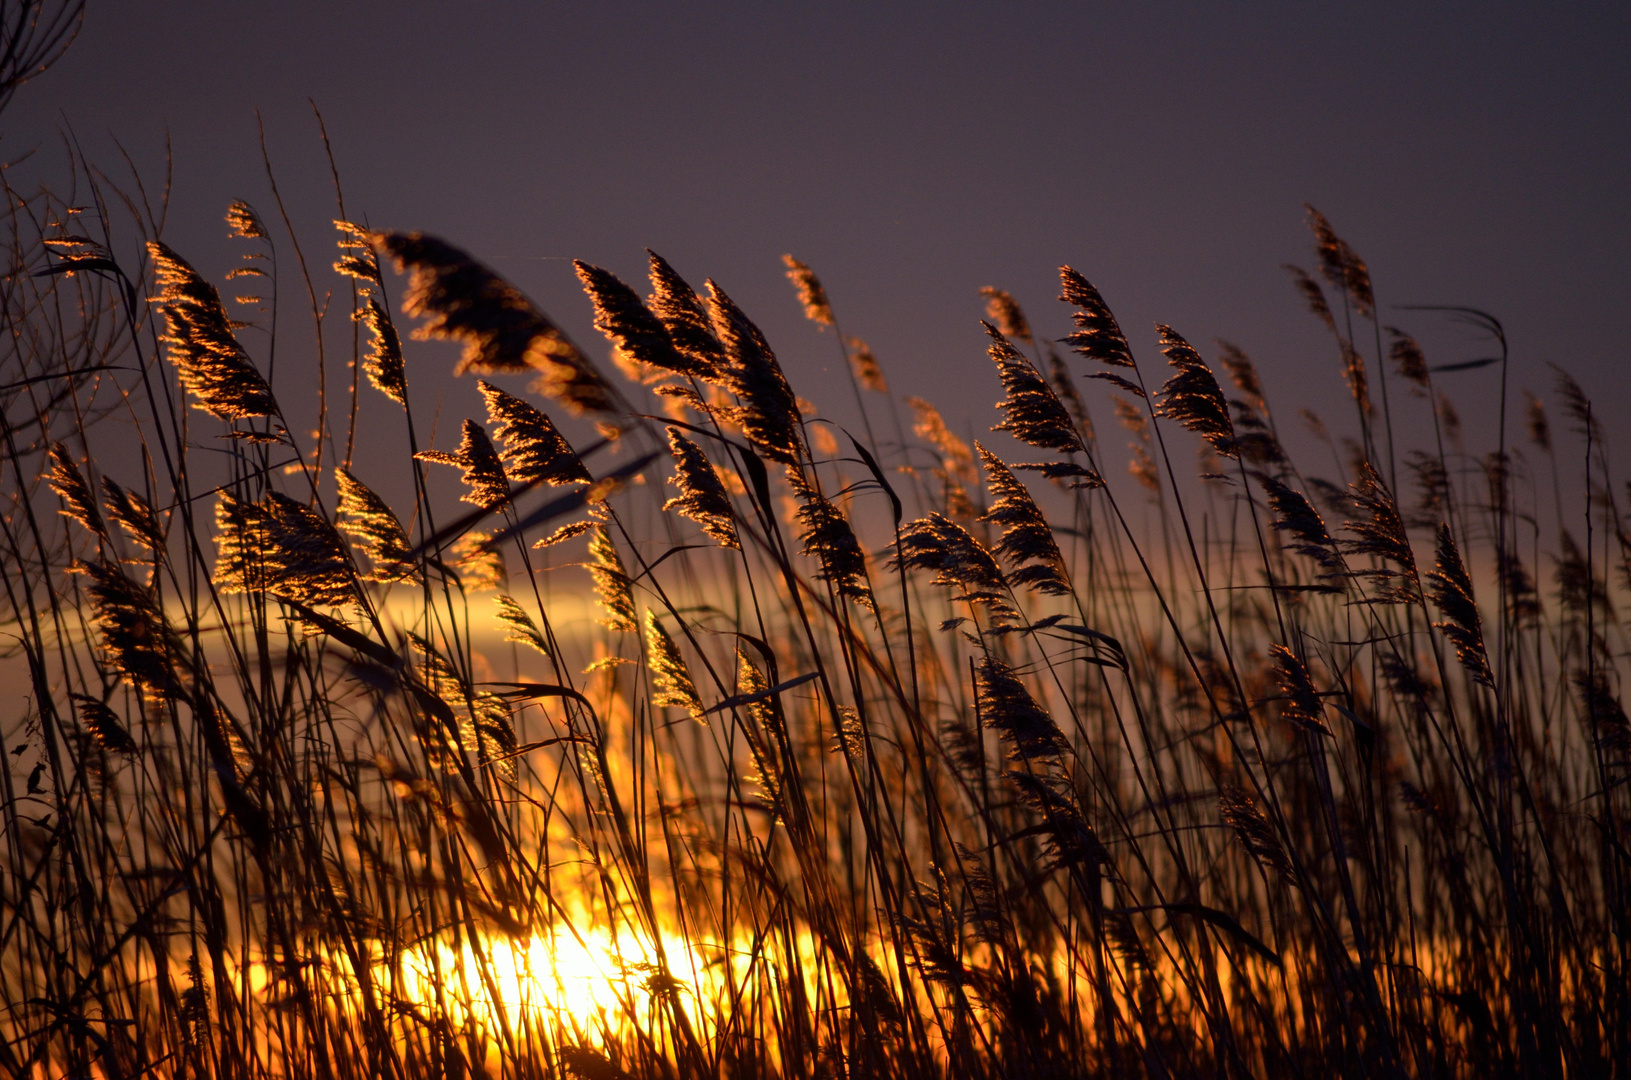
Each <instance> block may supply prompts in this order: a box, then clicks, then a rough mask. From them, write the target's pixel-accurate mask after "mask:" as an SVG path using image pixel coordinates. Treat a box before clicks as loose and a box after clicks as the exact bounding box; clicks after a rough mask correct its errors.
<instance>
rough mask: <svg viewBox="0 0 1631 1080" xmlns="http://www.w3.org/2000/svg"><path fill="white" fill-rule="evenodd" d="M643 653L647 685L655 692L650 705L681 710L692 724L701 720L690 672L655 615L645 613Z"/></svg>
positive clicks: (695, 690)
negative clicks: (646, 660)
mask: <svg viewBox="0 0 1631 1080" xmlns="http://www.w3.org/2000/svg"><path fill="white" fill-rule="evenodd" d="M646 649H647V651H648V652H649V653H650V660H649V664H650V667H651V681H652V685H653V687H654V688H655V690H656V692H655V693H654V694H653V695H652V697H651V703H652V704H653V705H670V706H673V707H675V708H680V709H684V710H685V711H686V712H687V713H689V714H690V715H691V718H692V719H693V720H698V721H700V720H702V716H703V709H702V698H700V697H699V696H697V684H696V682H695V681H694V680H693V679H692V678H691V669H690V668H688V667H686V665H685V657H683V656H681V655H680V650H679V648H678V647H677V646H676V645H675V644H674V639H673V638H671V637H669V636H668V631H667V630H665V629H663V624H662V623H661V622H660V621H658V619H657V613H656V612H655V611H647V612H646Z"/></svg>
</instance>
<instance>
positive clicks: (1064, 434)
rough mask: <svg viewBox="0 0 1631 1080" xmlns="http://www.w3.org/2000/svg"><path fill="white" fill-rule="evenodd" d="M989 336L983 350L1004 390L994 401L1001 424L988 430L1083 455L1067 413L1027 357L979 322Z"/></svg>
mask: <svg viewBox="0 0 1631 1080" xmlns="http://www.w3.org/2000/svg"><path fill="white" fill-rule="evenodd" d="M981 325H983V326H984V327H985V332H986V334H987V336H988V337H990V339H991V344H990V346H989V347H988V348H987V350H986V352H987V353H988V355H990V357H991V360H992V362H993V363H995V364H996V365H997V373H998V375H999V376H1000V377H1001V379H1002V388H1003V391H1004V393H1005V396H1004V397H1003V399H1002V400H1001V401H999V402H997V408H999V409H1001V410H1002V412H1003V420H1002V423H1000V424H997V425H996V426H995V427H993V428H992V429H991V430H992V431H1006V432H1008V433H1009V434H1011V435H1013V437H1014V438H1016V439H1018V440H1019V441H1020V442H1022V443H1026V444H1028V445H1031V446H1035V447H1038V448H1039V449H1043V450H1058V451H1061V452H1063V453H1067V454H1085V453H1087V447H1086V446H1085V445H1083V443H1082V436H1081V433H1080V432H1079V431H1077V430H1076V425H1075V424H1074V423H1073V422H1072V421H1071V418H1070V414H1069V413H1068V412H1066V411H1065V407H1064V406H1063V405H1061V404H1060V403H1059V395H1058V394H1056V393H1054V391H1053V387H1052V386H1051V385H1050V384H1049V383H1048V380H1047V379H1044V378H1043V377H1042V375H1041V373H1040V372H1038V371H1037V370H1036V367H1035V365H1033V364H1032V363H1031V362H1030V361H1029V360H1027V359H1026V358H1025V357H1024V356H1023V355H1021V354H1020V352H1019V351H1018V350H1017V349H1015V348H1014V347H1013V346H1012V345H1010V344H1009V343H1008V339H1007V338H1005V337H1003V336H1002V334H1001V333H999V332H998V330H997V328H996V327H994V326H992V325H991V324H990V323H982V324H981Z"/></svg>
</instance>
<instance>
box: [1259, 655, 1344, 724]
mask: <svg viewBox="0 0 1631 1080" xmlns="http://www.w3.org/2000/svg"><path fill="white" fill-rule="evenodd" d="M1269 658H1270V659H1271V660H1273V661H1274V668H1275V675H1276V678H1277V681H1278V682H1279V684H1280V694H1281V697H1280V715H1281V716H1282V717H1283V718H1285V719H1286V720H1289V721H1291V723H1292V724H1294V725H1295V726H1296V727H1298V728H1299V729H1301V730H1303V731H1308V732H1313V733H1315V734H1319V735H1327V736H1329V735H1330V734H1331V729H1330V728H1329V727H1327V726H1326V725H1325V705H1324V703H1323V702H1321V701H1320V696H1319V692H1318V691H1316V690H1315V689H1314V680H1313V679H1311V678H1309V675H1308V668H1307V667H1305V666H1304V665H1303V662H1302V661H1301V660H1299V659H1298V658H1297V654H1296V653H1294V652H1292V651H1291V650H1290V649H1288V648H1286V647H1285V646H1284V645H1270V646H1269Z"/></svg>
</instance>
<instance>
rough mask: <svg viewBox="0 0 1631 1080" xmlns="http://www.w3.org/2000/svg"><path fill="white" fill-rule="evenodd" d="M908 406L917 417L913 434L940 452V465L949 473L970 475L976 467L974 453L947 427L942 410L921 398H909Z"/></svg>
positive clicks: (907, 400) (913, 425)
mask: <svg viewBox="0 0 1631 1080" xmlns="http://www.w3.org/2000/svg"><path fill="white" fill-rule="evenodd" d="M906 404H907V405H910V406H911V407H912V412H913V413H914V414H915V415H916V417H917V419H916V420H915V421H914V422H913V424H912V434H914V435H916V436H917V437H918V438H920V439H922V440H923V441H924V442H926V443H928V444H929V445H930V446H933V447H934V448H935V449H936V450H939V451H940V464H941V467H942V468H943V469H945V470H946V472H947V473H949V474H953V475H959V476H963V475H968V474H969V473H970V471H971V470H972V469H973V467H974V453H973V451H971V450H969V448H968V443H966V442H964V441H963V440H962V439H959V438H958V437H957V436H956V434H955V433H953V432H952V430H951V428H949V427H947V426H946V421H945V419H944V418H943V417H941V415H940V410H939V409H937V408H935V407H934V405H933V404H932V403H931V402H928V401H925V400H924V399H923V398H920V397H909V398H907V399H906Z"/></svg>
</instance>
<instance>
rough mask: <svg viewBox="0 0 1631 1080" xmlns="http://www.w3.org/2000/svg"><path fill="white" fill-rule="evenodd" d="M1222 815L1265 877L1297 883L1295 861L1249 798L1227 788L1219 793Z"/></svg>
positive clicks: (1219, 811)
mask: <svg viewBox="0 0 1631 1080" xmlns="http://www.w3.org/2000/svg"><path fill="white" fill-rule="evenodd" d="M1218 814H1219V816H1220V817H1222V818H1223V822H1224V824H1225V825H1228V826H1229V827H1230V828H1231V829H1233V830H1234V831H1235V835H1236V836H1238V837H1240V842H1241V843H1242V844H1244V845H1246V850H1247V851H1249V852H1251V855H1252V858H1253V859H1255V860H1256V861H1257V865H1258V867H1259V868H1261V869H1262V871H1263V873H1264V875H1265V876H1278V877H1281V878H1284V879H1285V880H1286V881H1292V880H1294V878H1295V875H1294V873H1293V871H1292V867H1291V857H1290V856H1289V855H1287V854H1286V849H1285V846H1284V845H1282V844H1281V843H1280V836H1279V834H1278V833H1277V832H1275V830H1274V825H1273V823H1272V822H1270V821H1269V819H1268V817H1267V816H1266V815H1265V814H1264V813H1263V811H1262V810H1260V809H1258V806H1257V803H1256V802H1255V801H1254V800H1253V799H1252V797H1251V796H1250V795H1249V794H1247V793H1246V792H1244V791H1241V790H1240V789H1239V788H1234V787H1225V788H1223V789H1222V790H1221V791H1219V792H1218Z"/></svg>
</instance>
